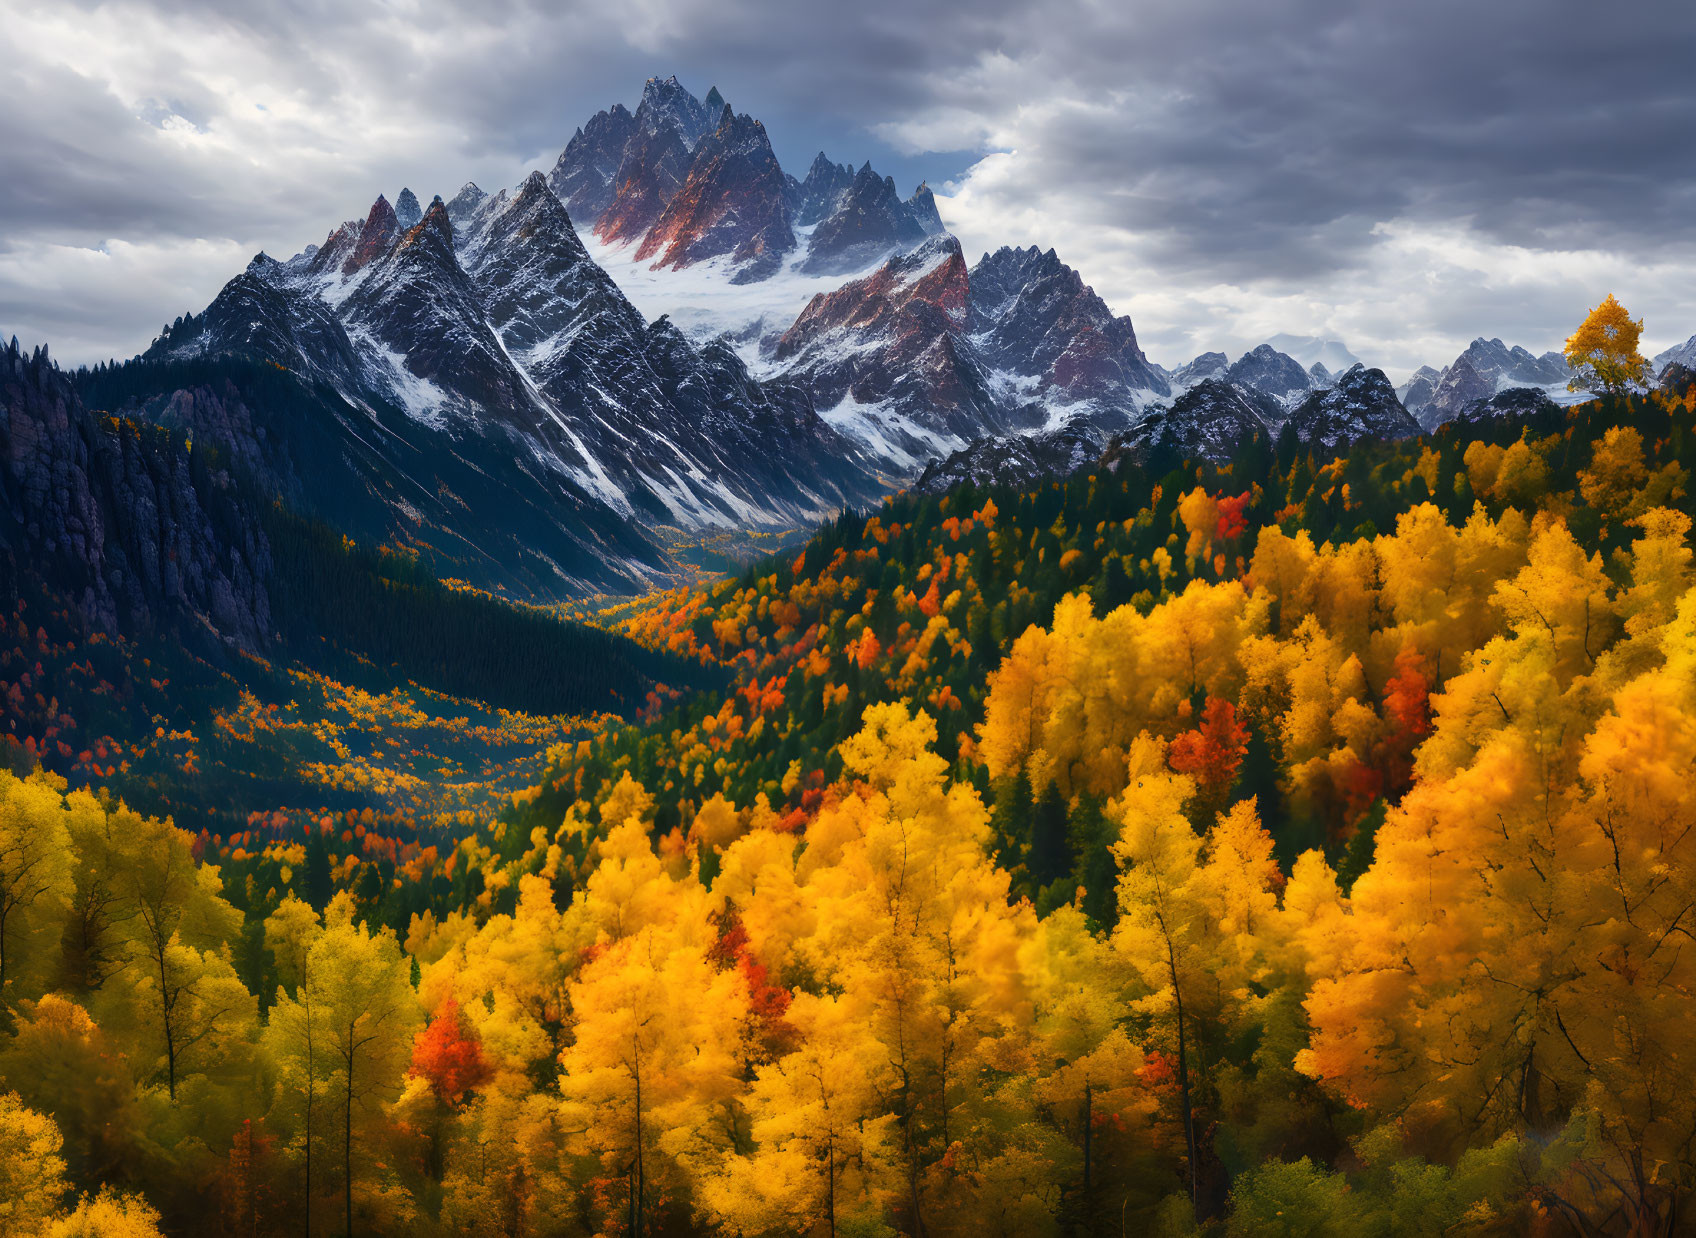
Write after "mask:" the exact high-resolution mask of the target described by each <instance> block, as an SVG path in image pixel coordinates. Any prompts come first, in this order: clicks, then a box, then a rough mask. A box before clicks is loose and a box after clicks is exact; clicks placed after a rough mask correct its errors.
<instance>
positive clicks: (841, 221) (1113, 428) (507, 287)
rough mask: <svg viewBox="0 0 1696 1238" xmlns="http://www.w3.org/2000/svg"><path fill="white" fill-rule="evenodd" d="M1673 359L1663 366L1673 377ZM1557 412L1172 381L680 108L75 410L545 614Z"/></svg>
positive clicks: (1322, 366) (893, 204) (1113, 341)
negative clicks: (1161, 463)
mask: <svg viewBox="0 0 1696 1238" xmlns="http://www.w3.org/2000/svg"><path fill="white" fill-rule="evenodd" d="M1683 349H1684V351H1683V352H1679V351H1678V350H1670V351H1669V353H1667V354H1663V356H1662V357H1659V358H1657V359H1656V361H1657V368H1661V367H1662V366H1664V365H1665V364H1668V363H1671V362H1674V361H1681V363H1684V364H1690V363H1696V340H1693V341H1692V342H1691V343H1690V344H1687V345H1685V346H1683ZM1686 354H1688V355H1686ZM1681 359H1682V360H1681ZM18 364H21V363H18ZM1567 378H1568V373H1567V370H1566V366H1565V363H1564V361H1563V360H1562V359H1561V357H1560V356H1559V354H1556V353H1547V354H1544V355H1543V356H1540V357H1539V356H1535V355H1533V354H1531V353H1530V352H1528V351H1526V350H1525V349H1522V348H1509V347H1508V346H1506V345H1504V344H1503V343H1502V342H1501V341H1500V340H1484V339H1479V340H1475V341H1474V342H1473V343H1472V345H1471V346H1469V347H1468V349H1467V350H1466V351H1465V352H1464V353H1462V354H1461V356H1459V357H1457V358H1456V359H1455V360H1454V361H1453V362H1452V363H1450V364H1449V365H1448V366H1446V367H1444V368H1442V369H1441V370H1438V369H1434V368H1431V367H1424V368H1422V369H1421V370H1419V371H1418V372H1417V373H1415V374H1414V375H1413V376H1412V377H1411V378H1410V379H1409V380H1408V382H1406V383H1404V384H1403V386H1402V387H1401V388H1400V389H1399V390H1397V389H1395V388H1393V387H1392V386H1391V384H1390V382H1389V380H1388V379H1387V378H1386V377H1385V376H1384V374H1383V373H1382V371H1380V370H1376V369H1372V368H1369V367H1367V366H1364V365H1362V364H1361V363H1360V362H1359V361H1358V360H1357V359H1356V358H1355V357H1354V355H1353V354H1352V353H1351V352H1349V350H1348V349H1347V348H1346V347H1345V346H1344V345H1343V344H1342V343H1340V342H1339V341H1336V340H1326V339H1319V338H1312V337H1300V336H1293V335H1279V336H1274V337H1273V338H1272V339H1270V340H1268V341H1267V342H1266V343H1264V344H1262V345H1260V346H1259V347H1256V348H1254V349H1251V350H1249V351H1248V352H1246V353H1244V354H1243V355H1241V356H1239V357H1237V358H1236V359H1235V360H1232V359H1230V358H1228V357H1227V356H1226V355H1225V354H1224V353H1220V352H1208V353H1203V354H1201V355H1200V356H1198V357H1196V358H1194V359H1193V360H1192V361H1190V362H1188V363H1186V364H1184V365H1182V366H1179V367H1177V368H1175V369H1173V370H1170V371H1168V370H1165V369H1163V368H1161V367H1160V366H1158V365H1156V364H1154V363H1153V362H1151V361H1150V360H1149V359H1148V357H1147V356H1146V355H1145V354H1144V352H1143V351H1142V349H1141V347H1140V345H1139V343H1138V340H1137V336H1136V332H1135V329H1134V327H1133V325H1132V323H1131V321H1130V319H1128V318H1126V317H1124V316H1121V315H1116V314H1114V313H1113V312H1112V310H1111V309H1110V308H1109V307H1108V306H1107V304H1106V303H1105V302H1104V301H1103V300H1102V298H1101V297H1100V296H1099V295H1097V294H1096V293H1095V292H1094V290H1093V289H1091V288H1090V287H1089V285H1088V284H1087V283H1085V282H1084V280H1083V278H1082V276H1081V275H1080V274H1079V273H1078V272H1077V271H1076V270H1074V269H1073V268H1072V267H1070V266H1068V265H1067V264H1066V263H1065V262H1063V261H1062V260H1061V258H1060V256H1059V255H1058V254H1057V253H1056V251H1055V250H1053V249H1047V250H1043V249H1040V248H1038V247H1035V246H1032V247H1028V248H1024V249H1017V248H1008V247H1003V248H1000V249H997V250H995V251H994V252H986V253H984V254H982V255H981V257H979V259H978V260H977V261H976V262H975V263H973V262H969V261H968V260H967V258H966V256H965V254H964V252H963V251H962V248H961V246H960V243H959V242H958V240H956V239H955V238H954V237H953V236H951V235H949V234H948V233H947V232H946V230H945V229H944V226H943V221H942V218H941V216H940V215H939V213H938V210H937V206H936V201H935V198H934V196H933V195H932V193H931V191H930V190H929V188H928V187H927V186H925V185H923V184H921V185H919V186H917V187H916V188H915V189H914V190H913V192H912V193H911V194H909V195H907V196H906V197H903V196H901V194H900V193H899V191H898V189H897V187H896V185H895V183H894V181H893V180H892V179H891V178H889V177H886V176H881V175H879V174H878V173H877V172H876V171H875V170H874V169H873V168H872V167H871V165H870V164H869V163H863V164H861V166H860V167H859V168H858V169H857V170H856V169H855V168H854V167H853V165H852V164H851V163H846V162H844V163H838V162H835V161H833V160H832V159H831V158H829V157H828V156H827V155H826V154H824V153H823V152H820V153H819V154H818V155H817V156H816V157H815V158H814V159H813V161H812V163H811V165H810V166H809V167H808V168H807V170H806V173H805V175H804V176H803V177H800V178H797V177H795V176H794V175H791V174H790V173H789V172H787V171H785V170H784V169H783V168H782V167H781V165H780V163H779V161H778V159H777V157H776V155H775V153H774V152H773V149H772V145H771V142H770V140H769V138H768V136H767V134H766V131H765V128H764V126H763V125H762V124H761V123H760V122H759V121H758V120H756V119H754V118H752V117H750V116H748V115H746V114H740V113H737V112H736V111H735V110H734V108H733V107H732V106H731V105H730V104H729V103H728V102H727V101H726V100H725V99H724V98H723V96H722V95H721V94H720V93H719V92H718V90H717V89H716V88H715V89H713V90H711V91H709V92H708V94H707V95H706V97H705V98H704V99H698V98H696V97H695V96H694V95H693V94H691V93H690V92H689V91H688V90H686V89H685V88H684V87H683V86H682V85H681V84H680V83H679V82H678V81H677V79H676V78H674V77H672V78H664V79H660V78H654V79H650V80H649V81H648V82H647V83H646V85H645V86H644V88H643V91H642V96H641V99H640V101H639V102H638V104H637V106H636V107H635V109H634V110H631V109H629V108H626V107H625V106H623V105H622V104H615V105H613V106H611V107H609V108H607V109H605V110H603V111H601V112H598V113H597V114H596V115H594V116H593V117H591V118H590V119H589V120H588V121H587V122H586V123H585V124H584V125H583V126H582V127H581V128H579V129H577V130H576V132H575V133H573V134H572V136H571V138H570V139H569V141H568V142H567V143H566V145H565V148H564V150H563V151H561V153H560V154H559V156H558V158H557V159H556V160H555V162H554V164H553V166H552V168H551V169H550V170H548V171H547V172H545V173H544V172H541V171H536V172H533V173H531V174H530V175H529V176H528V177H527V178H526V179H525V180H524V181H523V182H522V183H521V184H519V185H516V186H513V187H510V188H505V189H500V190H498V191H496V192H494V193H488V192H485V191H484V190H483V189H481V188H480V187H478V186H477V185H475V184H466V185H464V186H463V187H462V188H460V189H459V190H458V191H457V192H456V193H454V194H453V195H452V196H451V197H449V198H447V199H446V200H444V199H443V198H442V197H440V196H436V197H433V198H432V199H431V200H430V201H429V202H428V203H427V204H426V203H423V202H422V201H421V200H420V196H419V195H418V194H416V193H414V192H413V190H412V189H410V188H405V189H402V190H401V191H400V192H399V193H398V194H397V195H396V196H395V199H394V202H393V204H392V205H391V203H390V202H389V200H388V198H387V197H386V196H382V195H380V196H378V197H377V199H376V201H375V202H374V203H372V205H371V207H370V208H369V210H368V211H367V212H366V213H365V215H364V217H363V218H356V219H351V220H348V221H346V222H343V223H340V224H338V225H336V226H335V227H333V228H331V229H330V230H329V232H328V234H327V235H326V236H325V239H324V240H323V241H322V242H321V243H320V244H317V245H311V246H308V247H306V248H305V249H304V250H302V251H301V252H300V253H298V254H296V255H294V256H293V257H291V258H287V259H281V260H279V259H277V258H273V257H271V256H269V255H266V254H260V255H258V256H256V257H255V258H254V259H253V261H252V262H251V263H249V265H248V266H247V268H246V269H245V270H244V271H242V272H240V273H238V274H237V275H236V276H235V277H234V278H232V279H231V280H230V281H229V283H228V284H226V285H225V286H224V288H223V289H222V290H221V291H220V292H219V294H218V295H217V297H216V298H215V299H214V300H213V302H212V303H211V304H210V305H209V306H207V307H206V308H205V309H204V310H203V311H201V312H199V313H196V314H189V315H186V316H185V317H183V318H180V319H178V320H176V321H175V322H174V323H172V324H171V325H170V326H169V327H167V328H166V329H165V330H164V331H163V332H162V333H161V335H160V336H159V338H158V339H157V340H155V341H154V343H153V344H152V346H151V347H149V348H148V349H147V350H146V351H145V352H144V353H143V354H142V355H141V356H140V357H138V358H135V359H134V360H132V361H129V362H126V363H123V364H121V365H119V364H113V365H109V366H100V367H96V369H95V370H93V371H88V372H85V373H84V374H83V375H82V376H80V378H79V382H78V385H79V387H80V393H81V396H82V397H83V398H84V399H85V401H86V402H87V403H88V405H89V407H90V409H99V410H102V411H108V412H113V413H123V414H126V415H128V416H130V417H132V418H134V419H135V420H136V421H137V422H138V423H150V424H155V425H158V426H161V427H164V428H166V429H168V430H171V431H175V432H178V433H181V434H183V435H185V436H188V437H189V438H192V439H193V440H194V441H197V442H201V443H206V444H215V445H217V447H218V449H219V450H220V451H221V452H222V459H224V460H225V461H226V462H227V463H228V467H229V468H230V469H231V470H232V476H238V477H239V478H240V479H241V480H242V484H244V485H247V486H249V487H251V488H253V489H254V490H255V491H256V492H258V493H261V494H264V495H269V496H274V497H275V498H277V499H280V500H282V501H283V502H285V503H286V504H287V505H289V506H290V507H291V508H294V509H296V510H298V511H299V512H301V513H302V514H304V515H307V516H309V517H315V518H320V519H323V520H325V521H326V522H328V523H330V524H332V525H333V526H335V527H337V528H340V529H343V530H344V531H346V532H347V533H348V534H349V535H350V536H352V537H355V538H358V539H362V540H369V541H372V542H376V543H382V544H391V545H396V546H400V547H405V548H409V549H410V550H413V551H415V552H417V553H418V554H419V555H421V556H423V557H424V558H425V559H426V561H427V562H428V563H429V565H430V566H431V568H432V569H433V570H435V571H437V572H438V573H439V574H441V575H444V576H451V577H456V578H460V579H463V580H466V581H468V582H470V583H472V584H474V585H477V586H480V587H483V588H488V589H493V590H497V591H500V592H504V593H507V594H510V595H513V596H516V597H521V598H526V599H532V600H542V601H557V600H564V599H570V598H575V597H581V596H584V595H586V594H592V593H601V592H613V593H628V592H635V591H640V590H642V589H644V588H646V587H647V586H649V585H650V584H652V583H654V582H656V581H662V580H666V579H671V578H674V577H675V576H676V575H678V573H679V572H680V570H681V568H680V564H679V562H678V561H677V559H676V557H675V554H674V551H675V549H676V546H677V545H678V544H679V542H680V541H683V540H686V539H688V538H691V537H700V536H704V535H712V534H713V533H714V532H715V531H734V530H755V531H759V530H764V531H768V532H782V531H786V530H793V529H797V528H804V527H807V526H810V525H812V524H816V523H817V522H818V521H819V520H821V519H823V518H824V517H826V516H828V515H829V514H831V513H833V512H835V511H836V510H838V509H840V508H843V507H853V506H865V505H867V504H870V503H872V502H875V501H876V500H877V499H878V498H879V497H881V496H882V495H883V494H885V493H888V492H889V491H890V490H892V489H895V488H898V487H900V486H903V485H909V484H915V485H918V486H920V487H921V488H926V489H934V488H938V487H940V486H943V485H945V484H947V482H948V481H949V480H950V479H953V480H959V479H964V478H966V477H972V478H976V479H979V480H987V479H1015V478H1025V477H1030V476H1034V475H1040V474H1043V473H1055V472H1065V471H1068V470H1069V469H1071V468H1075V467H1078V466H1079V465H1080V464H1081V463H1083V462H1086V461H1087V460H1091V459H1094V458H1097V457H1099V455H1100V454H1101V452H1102V451H1103V450H1105V449H1106V448H1107V447H1108V445H1109V444H1110V443H1112V444H1117V448H1118V449H1119V450H1123V451H1126V452H1129V453H1131V454H1132V455H1134V456H1137V457H1140V458H1145V459H1162V460H1164V459H1172V460H1181V459H1189V458H1207V459H1213V460H1224V459H1228V458H1230V456H1231V455H1232V454H1233V453H1234V452H1236V451H1237V450H1239V449H1241V448H1242V447H1243V446H1244V445H1245V444H1247V443H1250V442H1252V441H1254V440H1255V439H1257V438H1263V439H1265V440H1267V441H1271V440H1272V439H1275V438H1278V437H1279V436H1280V435H1293V436H1294V438H1295V440H1296V441H1298V442H1300V443H1303V444H1308V445H1311V446H1313V447H1316V448H1319V449H1321V450H1326V451H1329V450H1332V449H1335V448H1337V447H1339V446H1341V445H1344V444H1346V443H1348V442H1352V441H1356V440H1358V439H1360V438H1364V437H1386V438H1393V437H1401V436H1407V435H1412V434H1417V433H1419V432H1420V431H1421V429H1422V428H1423V429H1431V428H1433V427H1435V426H1436V425H1439V424H1441V423H1442V422H1443V421H1445V420H1448V419H1451V418H1453V417H1456V416H1460V415H1465V414H1468V413H1469V411H1472V410H1476V409H1478V408H1480V407H1482V406H1485V405H1487V404H1489V402H1490V401H1492V400H1493V399H1494V398H1495V397H1496V396H1497V395H1499V394H1500V393H1502V392H1504V391H1508V390H1511V389H1515V388H1521V387H1528V388H1535V389H1537V390H1538V391H1539V392H1541V393H1544V394H1546V395H1548V396H1550V397H1552V398H1555V399H1562V398H1570V397H1566V396H1565V384H1566V381H1567ZM37 386H39V383H38V384H37ZM86 415H87V416H91V417H92V416H93V413H92V412H90V413H88V414H86ZM14 424H22V422H19V421H17V420H16V419H15V418H14ZM15 432H16V431H14V433H15ZM73 454H74V453H73ZM66 518H67V519H69V516H67V517H66Z"/></svg>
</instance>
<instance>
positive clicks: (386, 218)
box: [341, 194, 401, 275]
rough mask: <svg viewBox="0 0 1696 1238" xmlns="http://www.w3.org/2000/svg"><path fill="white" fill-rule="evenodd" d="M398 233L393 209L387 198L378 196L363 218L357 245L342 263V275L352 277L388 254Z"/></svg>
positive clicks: (398, 227) (398, 222)
mask: <svg viewBox="0 0 1696 1238" xmlns="http://www.w3.org/2000/svg"><path fill="white" fill-rule="evenodd" d="M400 233H401V227H400V220H399V219H398V218H396V216H395V208H394V207H392V206H390V205H389V200H388V199H387V198H385V197H383V195H382V194H378V195H377V200H376V201H375V202H373V203H372V204H371V212H370V214H368V215H367V216H366V217H365V225H364V227H362V228H361V229H360V230H359V241H358V243H357V244H356V245H355V246H354V247H353V251H352V252H351V253H350V254H348V255H347V258H346V259H345V260H344V261H343V262H342V268H341V269H342V274H343V275H352V274H353V273H354V272H356V271H359V270H361V269H363V268H364V267H367V266H369V265H371V263H372V262H374V261H375V260H376V259H378V258H381V257H382V256H383V255H384V254H386V253H388V251H389V247H390V246H391V245H393V244H394V242H395V238H396V237H398V236H399V235H400Z"/></svg>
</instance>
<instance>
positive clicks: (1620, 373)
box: [1565, 292, 1649, 393]
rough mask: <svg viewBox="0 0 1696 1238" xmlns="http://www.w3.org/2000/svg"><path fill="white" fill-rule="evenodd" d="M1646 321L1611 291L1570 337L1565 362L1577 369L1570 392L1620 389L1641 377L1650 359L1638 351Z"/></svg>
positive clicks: (1570, 384)
mask: <svg viewBox="0 0 1696 1238" xmlns="http://www.w3.org/2000/svg"><path fill="white" fill-rule="evenodd" d="M1642 334H1643V320H1642V319H1641V318H1639V319H1636V320H1635V321H1634V320H1633V319H1632V317H1631V315H1630V314H1629V313H1627V312H1626V309H1625V306H1623V305H1621V304H1620V303H1619V302H1618V301H1616V300H1614V296H1613V294H1612V293H1611V292H1610V293H1609V294H1608V296H1607V299H1606V300H1604V301H1603V302H1602V303H1601V304H1600V305H1598V306H1597V307H1596V308H1595V309H1593V310H1591V311H1590V313H1589V314H1588V315H1587V316H1586V317H1585V319H1584V321H1583V322H1582V323H1580V324H1579V327H1578V330H1576V331H1574V332H1573V333H1572V334H1571V335H1569V336H1568V337H1567V341H1566V349H1565V352H1566V363H1567V364H1568V365H1570V366H1571V367H1572V368H1573V369H1574V370H1576V371H1577V373H1575V374H1574V375H1573V378H1572V381H1571V382H1569V383H1568V384H1567V389H1568V390H1569V391H1605V392H1610V393H1612V392H1619V391H1623V390H1625V388H1626V385H1627V384H1629V383H1631V382H1633V381H1635V380H1638V379H1641V378H1642V377H1643V374H1644V372H1645V371H1646V370H1647V368H1648V364H1649V363H1648V362H1647V361H1645V360H1644V359H1643V355H1642V354H1641V353H1639V352H1638V351H1637V340H1638V337H1639V336H1641V335H1642Z"/></svg>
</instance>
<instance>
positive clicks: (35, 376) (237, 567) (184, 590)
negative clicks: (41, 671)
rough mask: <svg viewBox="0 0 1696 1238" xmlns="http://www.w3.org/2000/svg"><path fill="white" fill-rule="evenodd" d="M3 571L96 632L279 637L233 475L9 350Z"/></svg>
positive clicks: (39, 357)
mask: <svg viewBox="0 0 1696 1238" xmlns="http://www.w3.org/2000/svg"><path fill="white" fill-rule="evenodd" d="M0 562H4V564H5V569H6V570H5V572H4V573H3V575H4V576H5V578H6V580H7V581H8V582H9V583H10V585H11V589H10V590H8V592H11V593H13V595H14V596H16V591H17V590H19V589H22V588H23V587H25V585H26V582H35V583H37V584H39V585H42V586H45V587H47V588H49V589H51V590H53V591H54V592H56V593H58V594H59V595H60V596H63V597H66V598H68V599H69V600H70V601H71V603H72V604H73V605H74V606H75V607H76V608H77V610H78V611H79V612H80V614H81V616H82V618H83V621H84V622H85V623H86V624H87V625H88V626H89V627H90V628H93V629H97V630H101V631H106V632H116V631H119V630H129V631H134V630H136V629H138V628H149V627H155V626H171V627H178V626H188V627H192V628H194V629H196V630H199V631H203V632H204V631H209V632H211V633H213V634H215V635H216V636H218V637H222V638H223V639H224V640H226V641H229V642H231V643H233V644H235V645H237V646H239V647H241V648H244V649H249V650H257V649H259V648H261V647H263V646H264V645H265V643H266V641H267V639H268V637H269V634H270V631H271V619H270V605H269V600H268V598H267V595H266V592H265V579H266V576H267V574H268V573H269V571H270V549H269V546H268V545H267V543H266V540H265V536H264V533H263V532H262V531H261V529H260V527H259V524H258V521H257V519H256V518H255V514H254V512H253V511H252V510H251V509H250V508H249V507H248V506H247V505H246V504H245V503H244V502H243V500H242V498H241V496H240V495H239V494H238V492H237V490H236V487H235V486H234V484H233V482H232V480H231V476H230V473H229V470H228V468H227V467H226V466H225V465H224V464H223V463H222V462H220V461H218V460H216V459H215V458H214V453H212V452H211V451H210V449H208V448H204V447H196V448H195V449H192V450H191V449H190V448H189V447H188V446H187V444H186V443H185V442H184V441H183V439H182V438H181V437H180V436H178V435H176V434H173V433H172V432H170V431H169V430H166V429H164V428H162V427H159V426H155V425H149V424H145V423H141V422H137V421H131V420H126V419H119V418H110V417H104V416H98V415H92V414H90V413H88V412H87V411H86V410H85V409H84V408H83V406H82V402H81V400H80V399H79V398H78V396H77V393H76V391H75V390H74V389H73V387H72V386H71V383H70V381H69V380H68V379H67V378H66V377H65V376H64V375H63V374H61V373H60V372H59V370H58V369H57V368H56V367H55V366H54V365H53V364H52V362H51V361H50V360H49V359H48V358H47V356H46V354H45V353H42V352H40V351H37V352H36V353H33V354H25V353H23V352H22V351H21V350H20V349H19V348H18V347H17V341H16V340H14V341H13V342H12V343H11V344H10V345H9V346H7V347H5V348H0Z"/></svg>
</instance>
